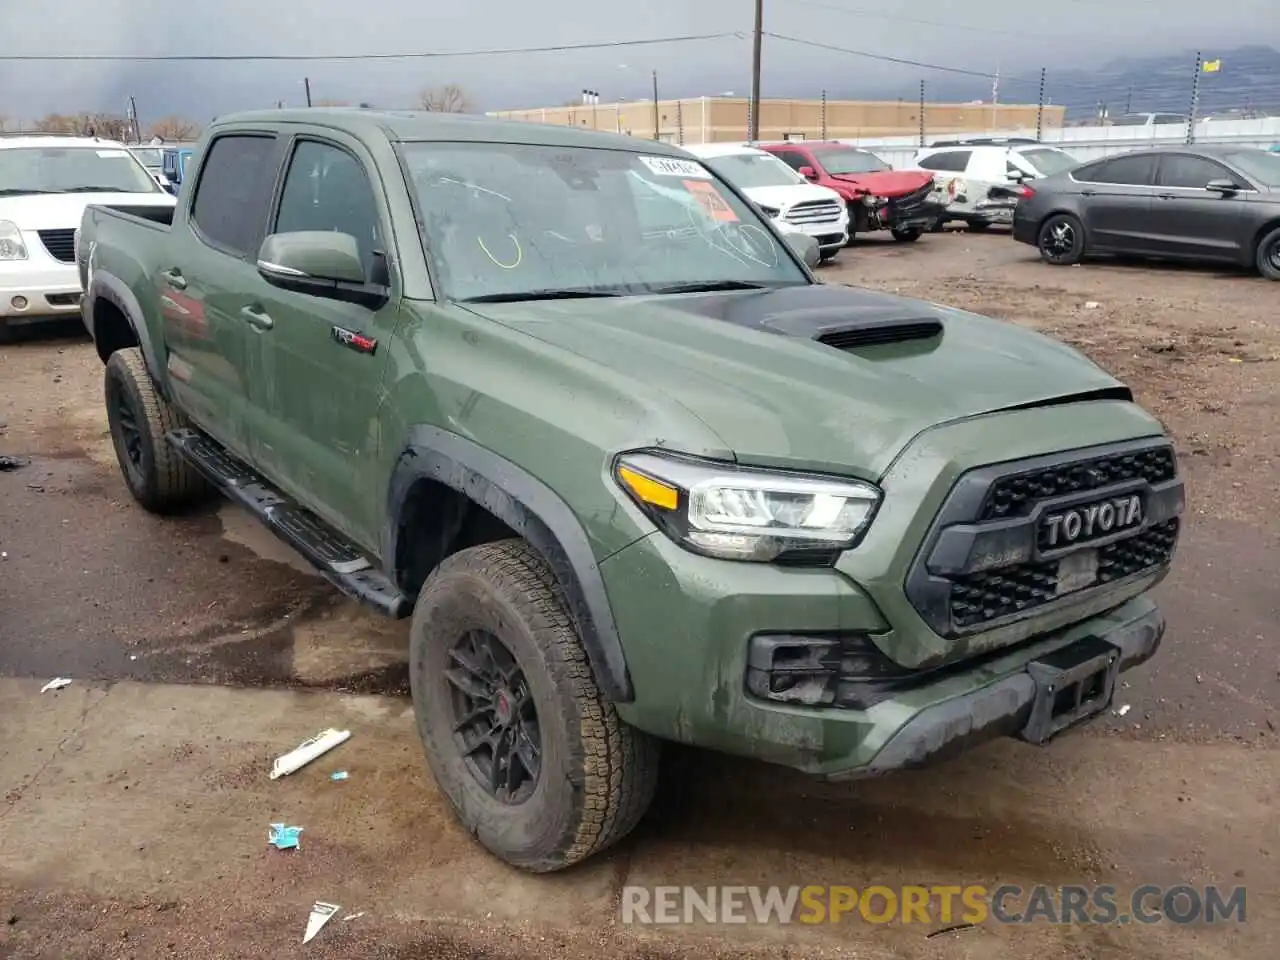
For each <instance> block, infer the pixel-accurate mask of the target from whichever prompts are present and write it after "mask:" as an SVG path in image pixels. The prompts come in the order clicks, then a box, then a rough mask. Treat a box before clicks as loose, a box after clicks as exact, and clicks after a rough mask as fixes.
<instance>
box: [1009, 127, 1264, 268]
mask: <svg viewBox="0 0 1280 960" xmlns="http://www.w3.org/2000/svg"><path fill="white" fill-rule="evenodd" d="M1021 193H1022V198H1021V199H1020V200H1019V201H1018V205H1017V207H1016V208H1015V210H1014V215H1013V236H1014V239H1016V240H1019V241H1021V242H1022V243H1029V244H1031V245H1032V246H1034V247H1036V248H1037V249H1039V251H1040V256H1041V257H1043V258H1044V259H1045V261H1047V262H1048V263H1052V264H1072V263H1079V262H1080V261H1081V260H1082V259H1083V258H1085V257H1090V256H1093V255H1095V254H1120V255H1128V256H1138V257H1160V258H1169V259H1178V260H1199V261H1205V262H1209V261H1213V262H1220V263H1232V264H1239V265H1240V266H1246V267H1254V268H1256V269H1257V270H1258V271H1259V272H1260V273H1261V274H1262V275H1263V276H1264V277H1267V278H1268V279H1271V280H1280V153H1271V152H1269V151H1266V150H1261V149H1258V148H1256V147H1236V146H1226V145H1217V144H1215V145H1213V146H1186V147H1157V148H1153V149H1149V150H1135V151H1132V152H1130V153H1122V154H1118V155H1115V156H1110V157H1106V158H1104V159H1102V160H1094V161H1092V162H1089V163H1084V164H1081V165H1080V166H1078V167H1074V168H1072V169H1071V170H1067V171H1064V172H1062V173H1058V174H1054V175H1053V176H1051V177H1045V178H1043V179H1041V180H1036V181H1034V182H1032V183H1028V184H1025V185H1024V189H1023V190H1022V191H1021Z"/></svg>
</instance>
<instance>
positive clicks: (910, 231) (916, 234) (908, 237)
mask: <svg viewBox="0 0 1280 960" xmlns="http://www.w3.org/2000/svg"><path fill="white" fill-rule="evenodd" d="M891 232H892V233H893V239H895V240H897V241H898V242H899V243H915V242H916V241H917V240H919V239H920V233H921V230H920V228H919V227H906V228H905V229H897V230H893V231H891Z"/></svg>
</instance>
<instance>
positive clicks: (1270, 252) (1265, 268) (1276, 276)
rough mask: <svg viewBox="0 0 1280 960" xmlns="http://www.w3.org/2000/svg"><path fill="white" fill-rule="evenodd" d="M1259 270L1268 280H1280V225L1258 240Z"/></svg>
mask: <svg viewBox="0 0 1280 960" xmlns="http://www.w3.org/2000/svg"><path fill="white" fill-rule="evenodd" d="M1255 262H1256V263H1257V266H1258V272H1259V273H1260V274H1262V275H1263V276H1264V277H1266V278H1267V279H1268V280H1280V227H1277V228H1276V229H1275V230H1272V231H1271V232H1270V233H1268V234H1267V235H1266V236H1265V237H1263V238H1262V239H1261V240H1259V241H1258V252H1257V254H1256V256H1255Z"/></svg>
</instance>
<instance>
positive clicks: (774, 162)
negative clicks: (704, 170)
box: [683, 143, 849, 261]
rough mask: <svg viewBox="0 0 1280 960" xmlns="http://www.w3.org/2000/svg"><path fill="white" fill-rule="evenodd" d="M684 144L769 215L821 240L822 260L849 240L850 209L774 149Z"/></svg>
mask: <svg viewBox="0 0 1280 960" xmlns="http://www.w3.org/2000/svg"><path fill="white" fill-rule="evenodd" d="M683 149H685V150H687V151H688V152H689V153H691V154H693V155H694V156H695V157H697V158H698V159H700V160H701V161H702V162H703V163H705V164H706V165H707V166H708V167H710V168H711V169H712V170H714V171H715V172H716V173H718V174H719V175H720V176H722V177H724V179H726V180H728V181H729V182H730V183H731V184H733V185H734V186H735V187H737V188H738V189H739V190H741V191H742V192H743V193H745V194H746V195H747V197H748V198H750V199H751V201H752V202H753V203H755V205H756V206H758V207H759V208H760V209H761V210H763V211H764V212H765V213H766V214H767V215H768V216H769V217H771V218H772V219H774V220H776V221H778V223H779V224H780V225H781V226H783V227H785V228H787V229H791V230H796V231H799V232H800V233H807V234H808V235H809V236H811V237H813V238H814V239H816V240H817V241H818V249H819V251H820V254H821V257H822V259H823V260H824V261H826V260H830V259H831V258H832V257H834V256H835V255H836V254H837V253H839V252H840V249H841V248H842V247H843V246H844V245H845V244H846V243H847V242H848V240H849V211H848V209H847V208H846V207H845V205H844V202H843V201H842V200H841V199H840V195H839V194H837V193H836V192H835V191H834V190H828V189H827V188H826V187H819V186H817V185H816V184H812V183H810V182H809V181H808V180H806V179H805V178H804V177H802V176H800V174H798V173H796V171H794V170H792V169H791V168H790V167H789V166H787V165H786V164H785V163H783V162H782V161H781V160H779V159H778V158H777V157H775V156H774V155H773V154H771V153H766V152H765V151H763V150H757V149H756V148H755V147H747V146H743V145H741V144H737V143H703V144H697V145H694V146H687V147H684V148H683Z"/></svg>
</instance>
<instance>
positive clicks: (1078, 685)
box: [1020, 637, 1120, 744]
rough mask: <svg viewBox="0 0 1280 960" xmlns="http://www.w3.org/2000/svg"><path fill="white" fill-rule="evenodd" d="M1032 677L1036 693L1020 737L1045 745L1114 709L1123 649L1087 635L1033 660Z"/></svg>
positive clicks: (1029, 665)
mask: <svg viewBox="0 0 1280 960" xmlns="http://www.w3.org/2000/svg"><path fill="white" fill-rule="evenodd" d="M1027 673H1029V674H1030V675H1031V679H1032V680H1034V681H1035V685H1036V693H1035V699H1034V700H1032V702H1031V715H1030V716H1029V717H1028V719H1027V722H1026V725H1025V726H1024V727H1023V728H1022V732H1021V734H1020V736H1021V737H1022V739H1023V740H1026V741H1027V742H1028V743H1036V744H1039V743H1045V742H1046V741H1048V740H1050V739H1052V738H1053V737H1055V736H1057V735H1058V734H1059V733H1061V732H1062V731H1063V730H1066V729H1067V728H1068V727H1071V726H1074V725H1075V724H1077V723H1080V722H1081V721H1083V720H1086V719H1088V718H1090V717H1094V716H1097V715H1098V714H1099V713H1101V712H1102V711H1104V710H1106V709H1107V707H1109V706H1110V705H1111V698H1112V697H1113V696H1114V695H1115V688H1116V677H1117V676H1118V675H1119V673H1120V649H1119V648H1118V647H1116V646H1115V645H1114V644H1110V643H1107V642H1106V641H1105V640H1102V639H1101V638H1099V637H1085V638H1083V639H1081V640H1078V641H1076V642H1075V643H1073V644H1069V645H1068V646H1065V647H1063V648H1061V649H1060V650H1055V651H1053V652H1052V653H1050V654H1046V655H1045V656H1043V657H1041V658H1040V659H1038V660H1033V661H1032V662H1031V663H1029V664H1027Z"/></svg>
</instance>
